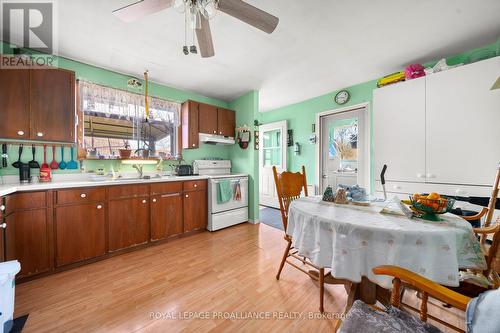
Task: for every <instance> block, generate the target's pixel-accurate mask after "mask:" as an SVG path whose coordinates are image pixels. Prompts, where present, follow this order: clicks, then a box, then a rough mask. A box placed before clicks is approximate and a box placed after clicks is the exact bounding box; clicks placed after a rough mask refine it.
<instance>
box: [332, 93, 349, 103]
mask: <svg viewBox="0 0 500 333" xmlns="http://www.w3.org/2000/svg"><path fill="white" fill-rule="evenodd" d="M349 98H351V94H349V92H348V91H347V90H341V91H339V92H338V93H337V95H335V103H337V104H339V105H342V104H345V103H347V102H348V101H349Z"/></svg>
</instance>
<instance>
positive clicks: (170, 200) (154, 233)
mask: <svg viewBox="0 0 500 333" xmlns="http://www.w3.org/2000/svg"><path fill="white" fill-rule="evenodd" d="M183 232H184V227H183V222H182V193H180V192H179V193H169V194H162V195H155V196H152V197H151V241H157V240H162V239H165V238H168V237H170V236H175V235H178V234H182V233H183Z"/></svg>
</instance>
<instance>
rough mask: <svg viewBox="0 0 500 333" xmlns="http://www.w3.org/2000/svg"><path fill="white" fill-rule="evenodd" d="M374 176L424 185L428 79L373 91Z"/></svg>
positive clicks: (377, 178) (410, 81)
mask: <svg viewBox="0 0 500 333" xmlns="http://www.w3.org/2000/svg"><path fill="white" fill-rule="evenodd" d="M373 156H374V177H375V180H380V172H381V170H382V167H383V166H384V164H386V165H387V172H386V174H385V179H386V180H389V181H407V182H419V183H424V182H425V77H422V78H418V79H414V80H409V81H406V82H401V83H396V84H394V85H391V86H388V87H383V88H379V89H375V90H374V92H373Z"/></svg>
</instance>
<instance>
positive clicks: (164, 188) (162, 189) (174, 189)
mask: <svg viewBox="0 0 500 333" xmlns="http://www.w3.org/2000/svg"><path fill="white" fill-rule="evenodd" d="M178 192H182V182H173V183H158V184H151V194H163V193H178Z"/></svg>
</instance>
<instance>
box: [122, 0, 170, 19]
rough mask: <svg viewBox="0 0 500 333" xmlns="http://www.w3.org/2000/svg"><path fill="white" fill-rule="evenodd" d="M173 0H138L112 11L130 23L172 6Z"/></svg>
mask: <svg viewBox="0 0 500 333" xmlns="http://www.w3.org/2000/svg"><path fill="white" fill-rule="evenodd" d="M173 4H174V0H140V1H137V2H134V3H133V4H130V5H128V6H125V7H122V8H119V9H117V10H114V11H113V14H114V15H115V16H116V17H118V18H119V19H121V20H122V21H124V22H127V23H130V22H133V21H135V20H138V19H140V18H143V17H145V16H148V15H150V14H154V13H156V12H159V11H161V10H163V9H165V8H169V7H172V5H173Z"/></svg>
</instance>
